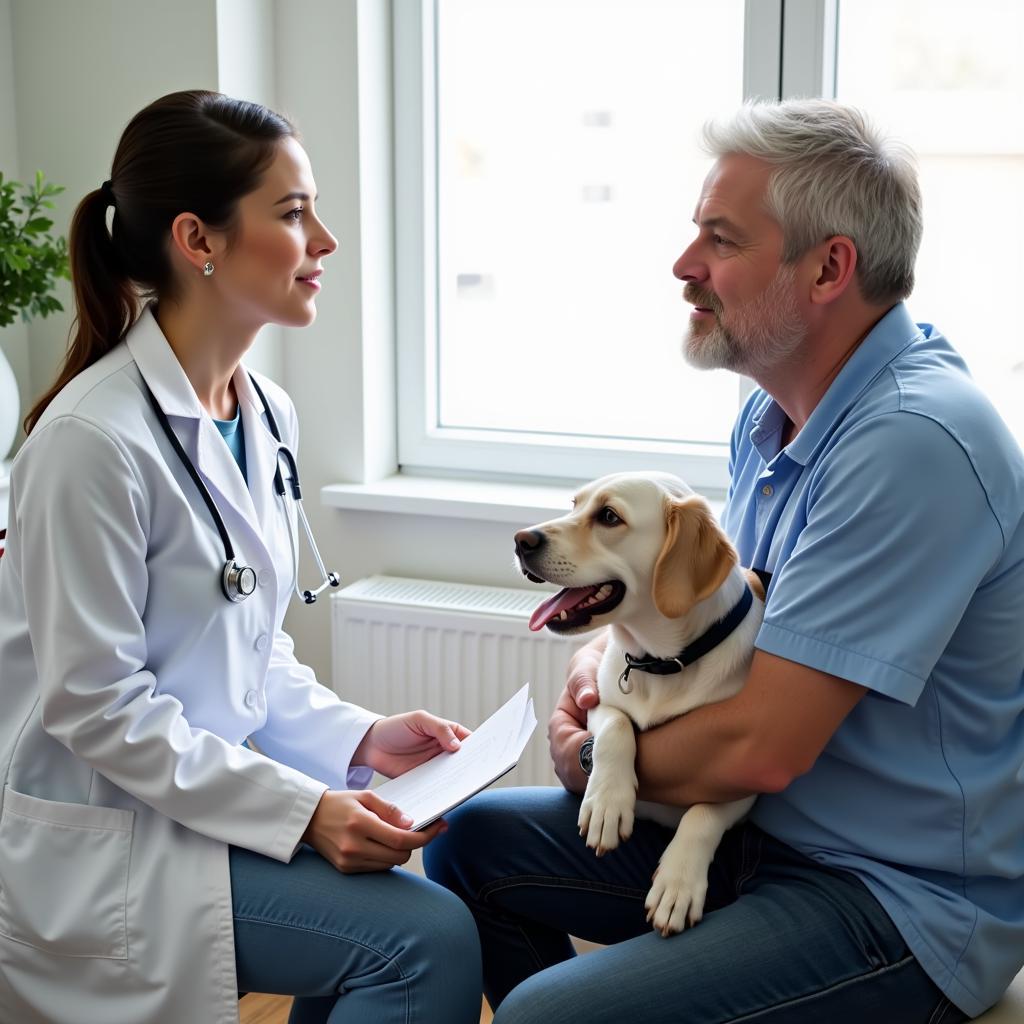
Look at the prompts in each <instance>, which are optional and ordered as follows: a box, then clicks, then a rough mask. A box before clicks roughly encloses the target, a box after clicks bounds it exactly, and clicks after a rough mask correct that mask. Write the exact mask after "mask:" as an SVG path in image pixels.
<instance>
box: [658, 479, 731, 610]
mask: <svg viewBox="0 0 1024 1024" xmlns="http://www.w3.org/2000/svg"><path fill="white" fill-rule="evenodd" d="M665 526H666V536H665V544H664V546H663V547H662V549H661V554H660V555H659V556H658V561H657V563H656V564H655V566H654V594H653V596H654V606H655V608H657V609H658V611H659V612H661V614H662V615H664V616H666V617H667V618H670V619H678V618H680V617H681V616H683V615H685V614H686V613H687V612H688V611H689V610H690V609H691V608H692V607H693V606H694V605H695V604H696V603H697V602H698V601H703V600H704V598H706V597H710V596H711V595H712V594H713V593H714V592H715V591H716V590H717V589H718V588H719V587H720V586H721V585H722V584H723V583H724V582H725V578H726V576H728V575H729V572H730V570H731V569H732V567H733V566H734V565H736V563H737V561H738V557H737V555H736V550H735V548H733V546H732V545H731V544H730V543H729V539H728V538H727V537H726V536H725V534H724V533H723V532H722V529H721V527H720V526H719V525H718V523H717V522H716V521H715V517H714V515H713V514H712V512H711V509H710V508H709V507H708V504H707V502H706V501H705V500H704V499H703V498H701V497H700V496H699V495H692V496H690V497H687V498H681V499H676V498H673V499H670V500H668V501H666V502H665Z"/></svg>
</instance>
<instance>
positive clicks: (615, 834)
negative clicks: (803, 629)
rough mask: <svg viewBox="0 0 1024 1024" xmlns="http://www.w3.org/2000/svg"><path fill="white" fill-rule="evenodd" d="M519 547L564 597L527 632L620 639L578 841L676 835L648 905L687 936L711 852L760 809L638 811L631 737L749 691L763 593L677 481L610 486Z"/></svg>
mask: <svg viewBox="0 0 1024 1024" xmlns="http://www.w3.org/2000/svg"><path fill="white" fill-rule="evenodd" d="M515 540H516V555H517V557H518V559H519V564H520V567H521V569H522V570H523V572H524V573H525V575H526V576H528V577H529V578H530V579H532V580H534V581H535V582H538V583H539V582H549V583H556V584H558V585H559V586H562V587H565V588H566V589H564V590H562V591H561V592H560V593H558V594H556V595H555V596H554V597H552V598H550V599H549V600H547V601H545V602H544V603H543V604H542V605H541V606H540V607H539V608H538V609H537V610H536V611H535V612H534V613H533V616H532V618H531V619H530V628H531V629H533V630H539V629H543V628H544V627H545V626H547V628H548V629H550V630H552V631H553V632H556V633H559V634H569V633H583V632H587V631H589V630H592V629H597V628H598V627H600V626H605V625H607V626H610V627H611V629H610V635H609V640H608V647H607V650H606V651H605V654H604V658H603V659H602V661H601V666H600V669H599V671H598V680H597V681H598V692H599V694H600V698H601V701H600V704H598V706H597V707H595V708H594V709H593V710H591V711H590V713H589V715H588V718H587V725H588V727H589V729H590V731H591V732H592V733H593V735H594V756H593V773H592V774H591V776H590V779H589V781H588V782H587V790H586V794H585V795H584V798H583V804H582V806H581V808H580V816H579V826H580V834H581V835H585V836H586V841H587V846H589V847H591V848H592V849H595V850H596V851H597V854H598V856H600V855H602V854H603V853H605V852H606V851H608V850H613V849H615V847H616V846H618V844H619V841H620V839H621V840H625V839H628V838H629V836H630V835H631V833H632V831H633V817H634V813H637V814H639V815H640V816H641V817H645V818H651V819H654V820H655V821H660V822H661V823H662V824H665V825H670V826H672V825H676V826H677V828H676V834H675V836H674V837H673V839H672V841H671V842H670V843H669V845H668V847H667V848H666V850H665V852H664V854H662V857H661V860H660V862H659V865H658V870H657V873H656V875H655V878H654V882H653V885H652V887H651V890H650V892H649V893H648V895H647V900H646V904H645V905H646V908H647V919H648V921H651V922H653V925H654V927H655V928H656V929H657V930H658V931H659V932H661V934H662V935H670V934H672V933H673V932H679V931H682V930H683V928H684V927H685V925H686V924H690V925H693V924H696V923H697V922H698V921H699V920H700V919H701V916H702V914H703V910H704V900H705V897H706V895H707V884H708V881H707V880H708V869H709V867H710V865H711V860H712V858H713V857H714V854H715V850H716V849H717V848H718V844H719V842H720V841H721V838H722V836H723V835H724V834H725V831H726V830H727V829H729V828H731V827H732V826H733V825H735V824H736V823H737V822H738V821H739V820H740V819H741V818H743V817H744V816H745V815H746V814H747V812H748V811H749V810H750V808H751V807H752V806H753V803H754V797H749V798H747V799H744V800H737V801H734V802H732V803H726V804H698V805H694V806H693V807H690V808H688V809H685V810H684V809H680V808H677V807H675V808H674V807H667V806H665V805H661V804H650V803H644V802H640V803H637V800H636V789H637V777H636V769H635V760H636V739H635V736H634V732H633V726H634V724H635V725H636V726H637V728H639V729H649V728H651V727H652V726H655V725H658V724H660V723H661V722H664V721H666V720H667V719H670V718H674V717H675V716H677V715H681V714H684V713H685V712H687V711H690V710H692V709H693V708H695V707H698V706H699V705H701V704H708V703H713V702H714V701H720V700H724V699H725V698H727V697H731V696H732V695H733V694H735V693H737V692H738V691H739V689H740V688H741V687H742V685H743V682H744V680H745V678H746V673H747V669H748V667H749V665H750V660H751V657H752V655H753V651H754V638H755V637H756V636H757V631H758V629H759V627H760V624H761V619H762V617H763V614H764V605H763V603H762V600H761V597H762V596H763V591H762V588H761V586H760V583H759V582H758V581H757V578H756V577H754V576H753V574H750V575H749V578H748V575H747V574H746V573H744V571H743V570H741V569H740V568H739V566H738V559H737V555H736V552H735V550H734V549H733V547H732V545H731V544H730V543H729V541H728V539H727V538H726V536H725V534H724V533H723V532H722V530H721V528H720V527H719V526H718V523H717V522H716V520H715V518H714V516H713V514H712V512H711V510H710V508H709V507H708V505H707V503H706V502H705V501H704V499H703V498H701V497H700V496H698V495H696V494H695V493H694V492H693V491H692V490H690V488H689V487H687V486H686V484H684V483H683V482H682V481H681V480H679V479H678V478H677V477H674V476H671V475H670V474H668V473H617V474H615V475H612V476H606V477H602V478H601V479H600V480H596V481H594V482H593V483H591V484H588V485H587V486H586V487H584V488H583V489H582V490H581V491H580V492H579V494H577V495H576V500H575V503H574V509H573V511H572V512H571V513H570V514H569V515H566V516H563V517H562V518H560V519H552V520H551V521H550V522H547V523H541V524H540V525H539V526H533V527H530V528H529V529H526V530H520V531H519V532H518V533H517V534H516V536H515ZM748 592H749V596H748ZM730 626H732V627H733V628H732V629H731V630H729V627H730ZM726 632H727V634H728V635H724V636H723V634H724V633H726ZM716 641H717V642H716ZM709 645H710V649H708V647H709ZM630 661H632V662H634V664H633V665H631V664H630ZM636 662H639V664H635V663H636ZM684 666H685V667H684ZM668 673H671V674H668Z"/></svg>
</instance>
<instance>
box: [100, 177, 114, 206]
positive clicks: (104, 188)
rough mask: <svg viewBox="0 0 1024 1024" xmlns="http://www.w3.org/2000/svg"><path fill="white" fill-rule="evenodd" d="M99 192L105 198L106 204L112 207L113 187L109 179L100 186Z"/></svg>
mask: <svg viewBox="0 0 1024 1024" xmlns="http://www.w3.org/2000/svg"><path fill="white" fill-rule="evenodd" d="M100 191H101V192H102V193H103V195H104V196H105V197H106V200H107V203H108V204H109V205H111V206H113V205H114V186H113V185H112V184H111V182H110V179H109V178H107V180H106V181H105V182H103V184H102V185H100Z"/></svg>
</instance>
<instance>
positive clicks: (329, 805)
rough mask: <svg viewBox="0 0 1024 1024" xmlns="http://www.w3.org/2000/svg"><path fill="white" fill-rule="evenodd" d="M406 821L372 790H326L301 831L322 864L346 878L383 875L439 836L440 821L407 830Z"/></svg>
mask: <svg viewBox="0 0 1024 1024" xmlns="http://www.w3.org/2000/svg"><path fill="white" fill-rule="evenodd" d="M411 824H412V818H409V817H408V816H406V815H404V814H402V812H401V811H400V810H399V809H398V808H397V807H396V806H395V805H394V804H389V803H388V802H387V801H386V800H382V799H381V798H380V797H379V796H377V794H376V793H374V792H373V790H370V789H365V790H360V791H357V790H350V791H345V792H338V791H335V790H328V791H327V792H326V793H324V795H323V796H322V797H320V803H318V804H317V806H316V810H315V811H314V812H313V817H312V818H311V819H310V821H309V825H308V826H307V827H306V831H305V833H303V836H302V840H303V842H305V843H309V845H310V846H312V847H313V849H314V850H316V851H317V853H319V854H320V856H321V857H323V858H324V860H326V861H329V862H330V863H331V864H333V865H334V866H335V867H336V868H337V869H338V870H339V871H341V872H343V873H344V874H346V875H351V874H358V873H360V872H367V871H387V870H388V869H389V868H393V867H394V866H395V865H396V864H404V863H405V862H406V861H407V860H408V859H409V857H410V856H411V854H412V851H413V850H417V849H419V848H420V847H421V846H426V845H427V843H429V842H430V840H431V839H433V838H434V837H435V836H436V835H438V833H440V832H444V831H445V830H446V829H447V827H448V826H447V825H446V824H445V823H444V821H443V820H442V821H435V822H434V824H433V825H430V826H429V827H428V828H425V829H423V830H422V831H420V832H410V831H409V826H410V825H411Z"/></svg>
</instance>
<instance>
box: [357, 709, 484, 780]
mask: <svg viewBox="0 0 1024 1024" xmlns="http://www.w3.org/2000/svg"><path fill="white" fill-rule="evenodd" d="M468 735H469V730H468V729H467V728H466V727H465V726H464V725H459V723H458V722H449V721H447V720H445V719H443V718H438V717H437V716H436V715H432V714H430V713H429V712H427V711H407V712H406V713H405V714H404V715H392V716H391V717H390V718H381V719H379V720H378V721H376V722H374V723H373V725H371V726H370V728H369V730H368V731H367V733H366V735H365V736H364V737H363V739H362V742H361V743H360V744H359V746H358V747H356V752H355V753H354V754H353V755H352V764H353V766H355V765H366V766H367V767H368V768H372V769H373V770H374V771H375V772H380V773H381V775H386V776H387V777H388V778H389V779H393V778H395V776H396V775H402V774H403V773H405V772H407V771H409V769H410V768H415V767H416V766H417V765H419V764H423V762H424V761H429V760H430V759H431V758H432V757H436V756H437V755H438V754H440V753H441V752H442V751H444V750H449V751H455V750H458V749H459V744H460V743H461V741H462V740H464V739H465V738H466V737H467V736H468Z"/></svg>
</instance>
